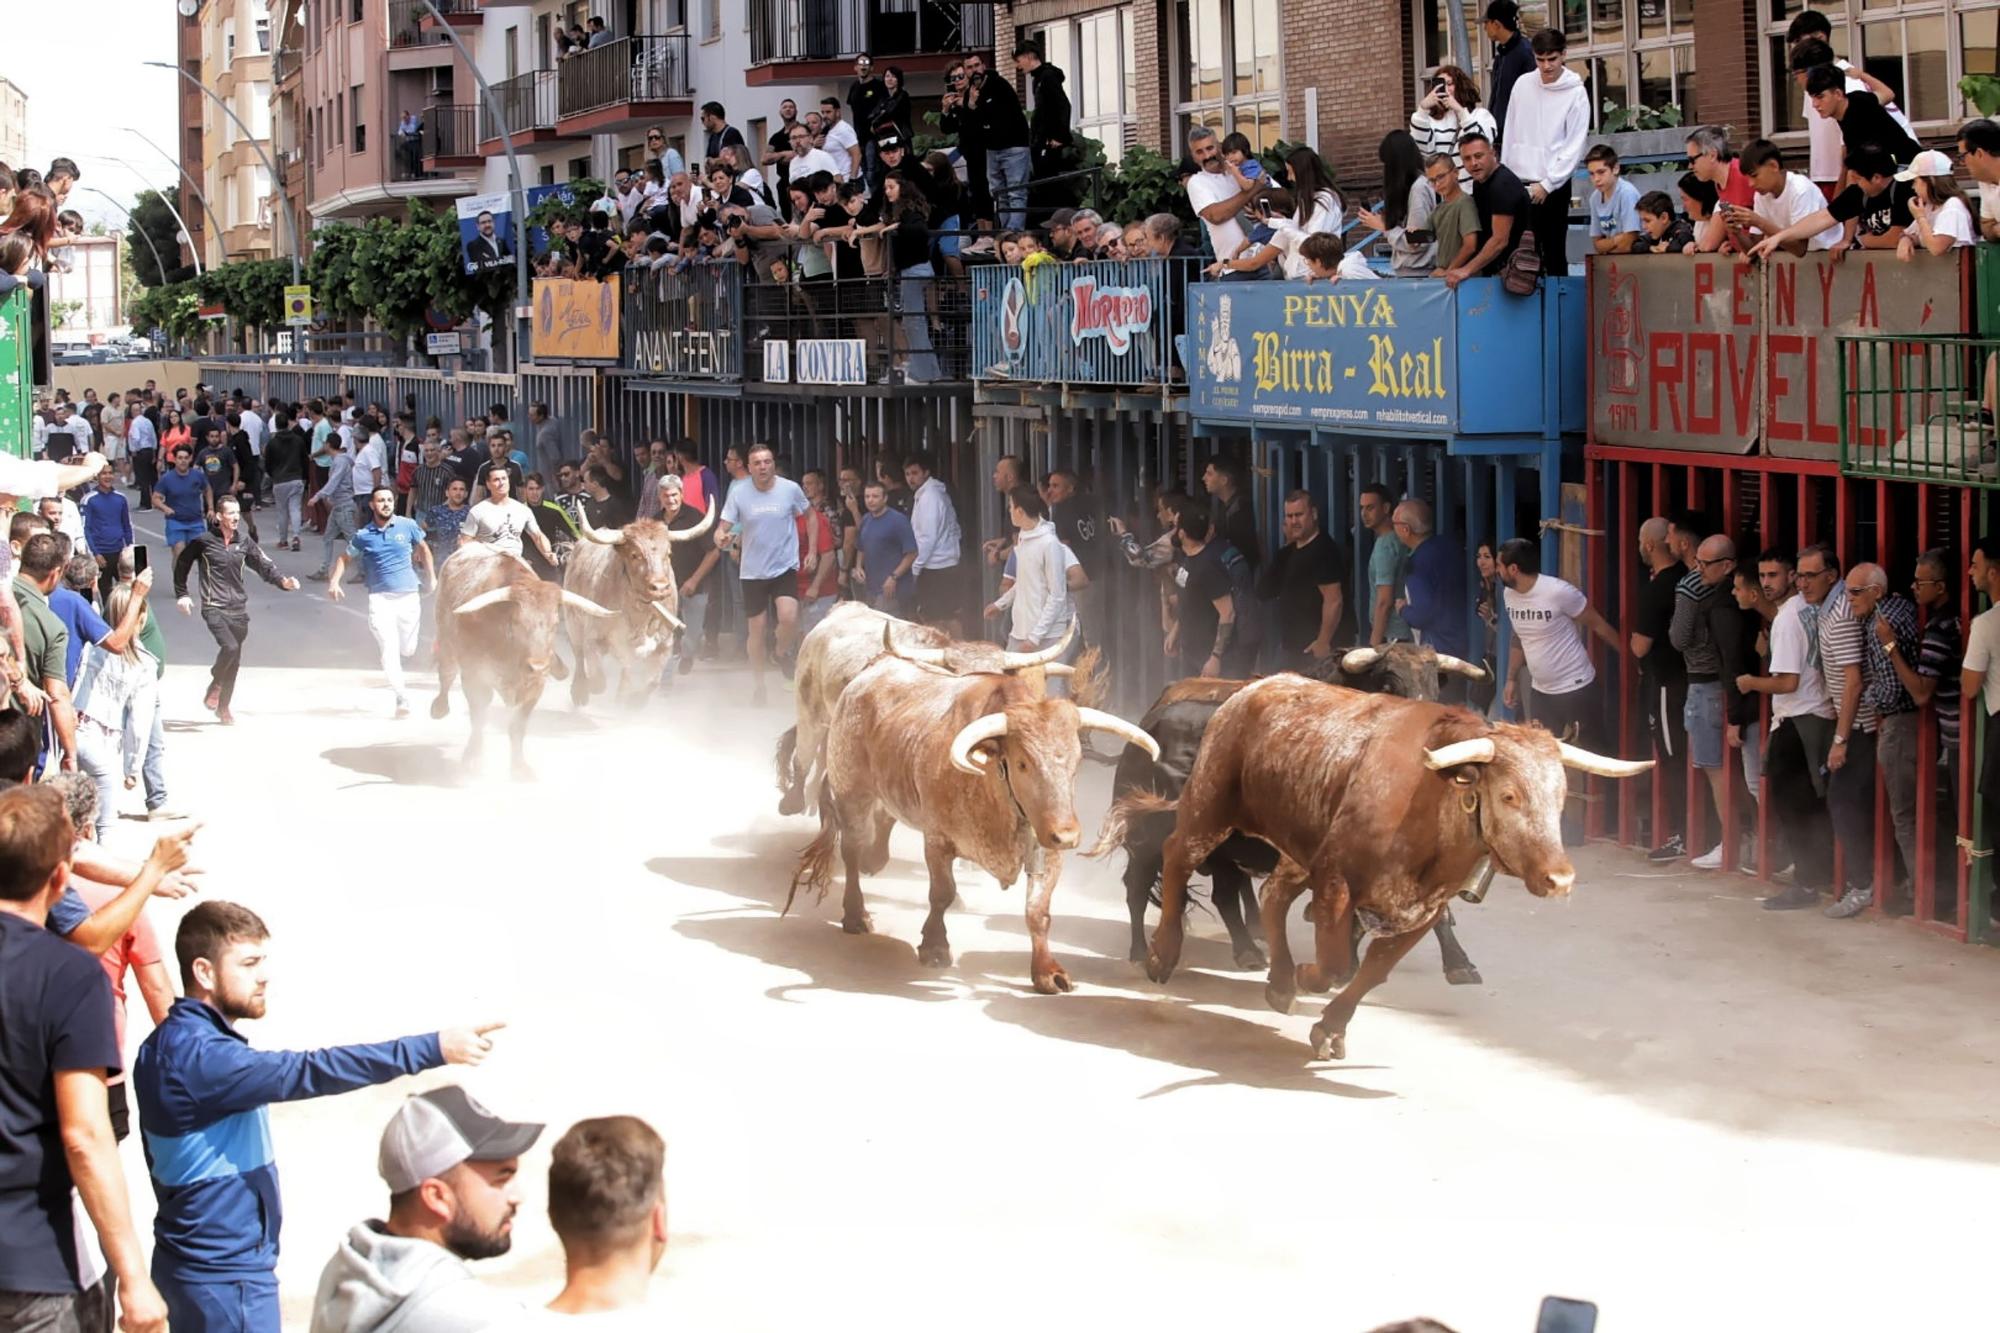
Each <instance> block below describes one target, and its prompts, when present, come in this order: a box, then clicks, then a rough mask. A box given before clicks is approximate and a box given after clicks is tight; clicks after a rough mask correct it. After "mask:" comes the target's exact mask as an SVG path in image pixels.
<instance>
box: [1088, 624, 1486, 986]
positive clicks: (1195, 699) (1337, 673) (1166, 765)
mask: <svg viewBox="0 0 2000 1333" xmlns="http://www.w3.org/2000/svg"><path fill="white" fill-rule="evenodd" d="M1441 671H1442V672H1444V673H1447V674H1456V675H1459V676H1463V677H1465V678H1467V679H1470V680H1480V679H1484V678H1485V674H1486V673H1485V671H1484V669H1483V668H1481V667H1478V666H1474V665H1472V664H1470V663H1467V662H1462V661H1460V660H1459V659H1457V658H1454V657H1449V656H1444V655H1441V654H1439V653H1436V652H1434V651H1432V650H1431V649H1429V648H1423V647H1418V646H1417V645H1415V644H1407V643H1394V644H1389V645H1387V646H1386V647H1384V648H1382V649H1379V650H1377V649H1372V648H1359V649H1353V650H1351V651H1349V652H1346V653H1344V654H1342V655H1341V656H1339V657H1329V658H1326V659H1324V661H1323V662H1322V663H1321V664H1320V669H1319V670H1317V671H1314V672H1312V673H1311V674H1313V675H1317V676H1319V677H1320V678H1321V679H1323V680H1325V681H1327V682H1328V683H1330V684H1334V685H1345V686H1347V687H1348V688H1350V689H1355V690H1361V691H1363V692H1365V693H1370V694H1392V695H1396V696H1398V697H1400V698H1404V699H1421V700H1436V699H1437V698H1438V695H1439V693H1440V690H1439V674H1440V672H1441ZM1248 683H1249V682H1247V681H1240V680H1205V679H1201V678H1193V679H1189V680H1183V681H1178V682H1176V683H1175V684H1172V685H1169V686H1167V688H1166V689H1165V690H1163V691H1161V693H1160V697H1159V698H1158V699H1156V700H1154V702H1153V706H1152V708H1151V709H1150V710H1149V711H1148V712H1147V714H1146V716H1145V717H1144V718H1142V719H1140V722H1139V728H1140V730H1142V731H1144V732H1145V733H1146V734H1147V735H1149V736H1151V737H1152V738H1153V739H1154V741H1156V742H1157V743H1158V744H1159V747H1160V757H1159V758H1158V759H1157V760H1155V759H1153V758H1152V757H1151V756H1150V755H1148V754H1147V753H1146V752H1145V751H1144V750H1142V749H1140V748H1139V747H1138V746H1136V745H1128V746H1126V747H1125V752H1124V753H1123V754H1122V755H1120V756H1119V759H1118V769H1117V772H1116V774H1115V775H1114V777H1113V779H1112V797H1111V798H1112V802H1113V804H1114V805H1115V804H1116V803H1117V802H1119V801H1121V800H1123V799H1124V798H1125V797H1127V796H1132V795H1135V794H1139V793H1151V794H1153V795H1156V796H1159V797H1161V798H1163V799H1165V800H1169V801H1174V800H1178V799H1179V798H1180V794H1181V788H1182V787H1183V786H1185V785H1186V784H1187V778H1188V773H1189V772H1190V771H1192V770H1193V768H1194V759H1195V755H1196V753H1197V752H1199V750H1200V749H1201V738H1202V735H1203V733H1204V732H1206V731H1207V729H1208V724H1209V721H1210V719H1212V718H1213V717H1214V716H1215V710H1216V709H1218V708H1220V707H1222V705H1223V703H1224V701H1226V700H1227V699H1228V698H1229V697H1230V696H1231V695H1233V694H1235V693H1236V692H1237V691H1238V690H1240V689H1242V688H1243V686H1244V685H1246V684H1248ZM1174 818H1175V816H1174V812H1173V811H1172V810H1165V811H1156V812H1151V813H1134V814H1133V815H1132V816H1131V818H1130V819H1129V821H1128V822H1127V824H1126V826H1125V835H1124V838H1123V841H1122V843H1120V844H1119V845H1122V846H1123V847H1124V849H1125V856H1126V860H1125V907H1126V911H1127V913H1128V914H1129V915H1130V917H1131V923H1132V943H1131V951H1130V953H1129V954H1128V955H1127V956H1128V957H1129V958H1130V960H1131V961H1132V962H1135V963H1143V962H1145V961H1146V948H1147V943H1146V907H1147V905H1148V904H1149V903H1152V904H1157V903H1158V902H1159V900H1160V899H1159V892H1160V871H1161V868H1162V865H1163V862H1164V859H1165V848H1166V843H1167V836H1168V835H1169V834H1171V833H1172V832H1173V831H1174ZM1109 850H1110V848H1109V847H1107V846H1100V847H1098V848H1096V849H1095V850H1094V851H1093V852H1092V855H1098V854H1102V853H1103V852H1106V851H1109ZM1277 866H1278V849H1277V848H1275V847H1273V846H1271V844H1270V843H1268V842H1265V841H1264V840H1263V839H1262V838H1252V837H1249V836H1246V835H1244V834H1241V833H1232V834H1230V836H1229V838H1228V840H1227V841H1226V842H1224V843H1223V844H1222V845H1221V846H1220V847H1218V848H1216V849H1215V850H1214V851H1213V852H1211V853H1210V854H1209V856H1208V859H1207V860H1205V861H1203V862H1202V863H1201V866H1200V867H1199V869H1200V871H1201V873H1202V874H1204V875H1207V876H1208V877H1209V882H1210V885H1211V888H1210V892H1209V898H1210V901H1211V902H1213V903H1214V905H1215V911H1216V915H1217V916H1219V917H1221V918H1222V924H1223V926H1224V927H1225V928H1227V929H1228V931H1229V943H1230V947H1231V948H1232V950H1233V951H1234V954H1235V961H1236V965H1237V966H1238V967H1240V968H1245V969H1260V968H1263V967H1264V966H1266V960H1265V957H1264V950H1263V947H1262V946H1261V945H1259V944H1258V942H1257V939H1256V937H1255V936H1254V935H1253V934H1252V933H1251V931H1250V927H1249V925H1248V922H1249V921H1255V920H1256V919H1257V900H1256V894H1255V889H1254V888H1253V886H1252V883H1251V881H1252V877H1254V876H1264V875H1268V874H1270V873H1271V872H1272V871H1273V870H1275V869H1277ZM1490 878H1491V876H1490V874H1489V876H1488V879H1489V880H1490ZM1478 895H1479V896H1481V897H1483V896H1484V895H1485V884H1483V883H1482V884H1481V885H1480V887H1479V890H1478ZM1453 924H1454V923H1453V921H1452V917H1451V912H1450V910H1449V909H1447V910H1446V911H1445V912H1444V913H1442V914H1441V915H1440V916H1439V917H1438V921H1437V925H1436V927H1435V928H1434V929H1433V933H1434V934H1435V935H1436V936H1437V941H1438V948H1439V951H1440V952H1441V954H1442V956H1443V962H1444V974H1445V979H1446V980H1447V981H1449V982H1451V983H1452V984H1453V985H1455V986H1461V985H1463V986H1476V985H1478V984H1480V976H1479V969H1478V968H1477V967H1475V966H1474V965H1473V962H1472V959H1471V958H1469V957H1467V956H1466V952H1465V949H1464V948H1463V946H1461V945H1460V944H1459V942H1458V935H1457V933H1456V932H1455V931H1454V930H1453V928H1452V927H1453ZM1357 929H1358V927H1357Z"/></svg>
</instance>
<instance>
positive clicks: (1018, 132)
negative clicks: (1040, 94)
mask: <svg viewBox="0 0 2000 1333" xmlns="http://www.w3.org/2000/svg"><path fill="white" fill-rule="evenodd" d="M965 83H966V94H965V105H966V109H967V112H968V113H969V114H970V115H971V117H972V119H973V121H974V123H975V124H976V125H977V126H978V133H979V142H980V143H981V144H982V145H983V146H984V147H985V149H986V188H987V189H988V190H989V191H991V193H992V195H993V207H994V209H995V211H997V212H998V213H999V221H1000V226H1001V227H1002V228H1003V229H1006V230H1011V231H1019V230H1021V229H1022V228H1023V227H1025V226H1027V225H1028V169H1029V165H1030V164H1029V161H1028V117H1027V115H1026V113H1024V112H1023V111H1022V110H1021V98H1020V95H1019V94H1017V93H1016V92H1015V91H1014V85H1013V84H1011V83H1009V82H1007V80H1005V79H1003V78H1001V77H1000V76H999V75H998V74H988V73H987V72H986V58H985V57H984V56H979V55H972V56H967V57H966V60H965Z"/></svg>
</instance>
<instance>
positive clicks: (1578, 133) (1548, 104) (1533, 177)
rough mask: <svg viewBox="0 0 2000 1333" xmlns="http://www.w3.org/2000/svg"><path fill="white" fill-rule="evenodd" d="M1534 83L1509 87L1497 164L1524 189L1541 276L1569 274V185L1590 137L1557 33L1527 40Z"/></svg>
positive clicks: (1579, 90)
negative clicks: (1509, 97) (1531, 60)
mask: <svg viewBox="0 0 2000 1333" xmlns="http://www.w3.org/2000/svg"><path fill="white" fill-rule="evenodd" d="M1528 44H1529V46H1530V48H1531V49H1532V50H1533V52H1534V56H1535V77H1534V78H1532V79H1530V78H1528V77H1526V76H1525V75H1524V76H1523V77H1522V78H1520V79H1518V80H1517V81H1516V82H1515V84H1514V93H1513V97H1512V98H1511V99H1510V100H1509V101H1508V103H1507V115H1506V119H1505V121H1504V122H1502V126H1501V135H1500V143H1501V152H1500V160H1501V162H1502V164H1503V165H1505V166H1506V167H1508V168H1509V169H1510V170H1512V171H1513V173H1514V174H1515V175H1516V176H1518V177H1520V179H1521V180H1522V182H1523V183H1524V184H1526V186H1527V187H1528V203H1529V206H1530V209H1531V211H1530V213H1529V215H1528V229H1529V230H1530V231H1532V232H1534V233H1535V248H1536V249H1537V251H1539V252H1540V254H1541V257H1542V272H1543V273H1544V274H1546V275H1548V276H1549V277H1552V278H1556V277H1561V276H1563V275H1564V274H1566V273H1568V272H1569V200H1570V188H1571V185H1570V182H1571V178H1572V177H1574V176H1575V175H1576V171H1577V168H1578V166H1580V165H1581V164H1582V161H1583V149H1584V144H1585V142H1586V141H1587V140H1588V138H1589V136H1590V90H1589V89H1588V88H1586V87H1585V86H1584V82H1583V79H1582V77H1581V76H1580V75H1578V74H1577V72H1576V71H1575V70H1573V69H1570V68H1569V67H1568V66H1567V65H1565V64H1564V63H1563V56H1564V53H1565V52H1566V51H1567V50H1568V48H1569V43H1568V39H1566V38H1565V37H1564V36H1563V32H1562V29H1561V28H1541V29H1539V30H1537V31H1536V33H1535V35H1534V37H1532V38H1531V39H1529V43H1528Z"/></svg>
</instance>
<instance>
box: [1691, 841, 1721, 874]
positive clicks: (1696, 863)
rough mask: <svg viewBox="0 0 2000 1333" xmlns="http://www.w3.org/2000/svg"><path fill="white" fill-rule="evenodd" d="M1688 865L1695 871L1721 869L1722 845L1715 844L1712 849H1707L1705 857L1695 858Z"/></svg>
mask: <svg viewBox="0 0 2000 1333" xmlns="http://www.w3.org/2000/svg"><path fill="white" fill-rule="evenodd" d="M1688 864H1689V865H1691V866H1693V867H1694V868H1695V869H1696V870H1720V869H1722V844H1721V843H1719V842H1718V843H1716V844H1715V846H1714V847H1712V848H1710V849H1709V851H1708V852H1707V854H1706V855H1703V856H1697V857H1696V858H1695V859H1694V860H1692V861H1690V862H1688Z"/></svg>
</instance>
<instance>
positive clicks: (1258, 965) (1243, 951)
mask: <svg viewBox="0 0 2000 1333" xmlns="http://www.w3.org/2000/svg"><path fill="white" fill-rule="evenodd" d="M1270 965H1271V960H1270V959H1268V958H1266V957H1265V956H1264V951H1263V950H1262V949H1260V948H1258V947H1257V946H1256V945H1254V944H1245V945H1242V946H1240V947H1239V948H1238V949H1237V950H1236V966H1237V967H1238V968H1240V969H1242V970H1243V971H1245V972H1262V971H1263V970H1264V969H1265V968H1267V967H1269V966H1270Z"/></svg>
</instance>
